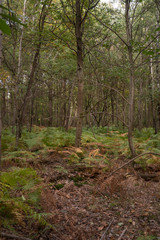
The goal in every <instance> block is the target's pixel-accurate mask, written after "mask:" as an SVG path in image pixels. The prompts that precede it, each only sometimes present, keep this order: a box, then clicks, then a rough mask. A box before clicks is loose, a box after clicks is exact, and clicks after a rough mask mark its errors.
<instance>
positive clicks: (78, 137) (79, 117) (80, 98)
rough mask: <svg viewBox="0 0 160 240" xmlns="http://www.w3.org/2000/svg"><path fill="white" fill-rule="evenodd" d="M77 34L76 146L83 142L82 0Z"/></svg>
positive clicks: (77, 5) (78, 9) (77, 3)
mask: <svg viewBox="0 0 160 240" xmlns="http://www.w3.org/2000/svg"><path fill="white" fill-rule="evenodd" d="M75 34H76V41H77V78H78V96H77V126H76V141H75V145H76V147H79V146H80V144H81V136H82V125H83V88H84V73H83V43H82V16H81V1H80V0H76V26H75Z"/></svg>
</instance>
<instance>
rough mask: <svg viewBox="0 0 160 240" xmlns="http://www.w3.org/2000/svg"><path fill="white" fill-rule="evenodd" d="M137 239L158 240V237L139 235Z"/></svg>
mask: <svg viewBox="0 0 160 240" xmlns="http://www.w3.org/2000/svg"><path fill="white" fill-rule="evenodd" d="M137 240H158V238H157V237H154V236H141V237H138V238H137Z"/></svg>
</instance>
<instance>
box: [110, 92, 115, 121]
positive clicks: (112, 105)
mask: <svg viewBox="0 0 160 240" xmlns="http://www.w3.org/2000/svg"><path fill="white" fill-rule="evenodd" d="M110 96H111V109H112V125H114V116H115V113H114V99H113V90H112V89H111V90H110Z"/></svg>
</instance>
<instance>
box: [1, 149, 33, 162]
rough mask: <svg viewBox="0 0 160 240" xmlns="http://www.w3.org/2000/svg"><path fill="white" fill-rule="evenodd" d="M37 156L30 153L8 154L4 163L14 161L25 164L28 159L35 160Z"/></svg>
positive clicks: (4, 158) (15, 152)
mask: <svg viewBox="0 0 160 240" xmlns="http://www.w3.org/2000/svg"><path fill="white" fill-rule="evenodd" d="M34 158H35V154H34V153H32V152H29V151H14V152H8V153H7V154H5V156H4V157H3V161H14V162H17V163H24V162H26V160H27V159H34Z"/></svg>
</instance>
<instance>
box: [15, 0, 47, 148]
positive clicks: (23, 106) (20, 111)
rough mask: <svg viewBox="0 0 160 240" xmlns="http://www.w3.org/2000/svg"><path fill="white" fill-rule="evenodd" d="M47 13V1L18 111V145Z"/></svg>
mask: <svg viewBox="0 0 160 240" xmlns="http://www.w3.org/2000/svg"><path fill="white" fill-rule="evenodd" d="M50 3H51V1H50ZM46 14H47V12H46V3H44V5H43V7H42V10H41V14H40V18H39V29H38V30H39V39H38V44H37V47H36V51H35V55H34V59H33V63H32V68H31V72H30V75H29V81H28V86H27V90H26V93H25V95H24V98H23V102H22V104H21V106H20V107H19V109H18V113H17V124H16V146H18V142H19V139H20V138H21V133H22V124H23V117H24V113H25V110H26V107H27V105H28V98H29V97H30V92H31V88H32V86H33V83H34V77H35V72H36V70H37V65H38V59H39V55H40V49H41V45H42V32H43V29H44V23H45V18H46Z"/></svg>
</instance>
